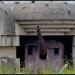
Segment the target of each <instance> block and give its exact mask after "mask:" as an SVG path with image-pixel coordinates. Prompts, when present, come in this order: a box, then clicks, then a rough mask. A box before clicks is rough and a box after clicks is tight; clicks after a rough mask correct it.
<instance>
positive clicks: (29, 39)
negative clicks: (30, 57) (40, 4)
mask: <svg viewBox="0 0 75 75" xmlns="http://www.w3.org/2000/svg"><path fill="white" fill-rule="evenodd" d="M43 38H44V40H45V43H46V44H47V42H49V41H51V40H56V41H57V42H61V43H62V44H63V45H64V56H63V57H64V58H63V59H67V60H68V61H69V60H70V61H71V62H70V64H71V65H72V38H73V37H72V36H43ZM37 42H38V38H37V36H20V46H19V47H17V48H16V53H17V54H16V55H17V56H16V57H17V58H20V64H21V65H20V66H21V67H23V66H25V46H24V45H25V44H28V43H37ZM30 50H31V51H30ZM36 50H37V49H36V48H35V51H36ZM57 53H58V51H56V52H55V54H57ZM29 54H32V47H31V46H30V47H29Z"/></svg>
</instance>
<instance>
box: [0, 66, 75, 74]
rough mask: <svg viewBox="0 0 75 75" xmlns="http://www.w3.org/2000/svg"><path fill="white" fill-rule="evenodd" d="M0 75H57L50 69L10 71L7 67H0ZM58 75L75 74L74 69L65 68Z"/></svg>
mask: <svg viewBox="0 0 75 75" xmlns="http://www.w3.org/2000/svg"><path fill="white" fill-rule="evenodd" d="M0 74H59V71H58V72H56V71H55V70H54V69H52V68H41V67H38V68H36V69H33V70H30V69H29V68H21V69H12V68H9V67H0ZM60 74H75V69H73V68H70V69H68V68H66V69H64V70H63V72H61V73H60Z"/></svg>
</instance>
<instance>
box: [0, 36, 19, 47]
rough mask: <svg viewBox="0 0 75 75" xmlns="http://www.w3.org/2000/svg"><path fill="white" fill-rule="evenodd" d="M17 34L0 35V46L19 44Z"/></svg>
mask: <svg viewBox="0 0 75 75" xmlns="http://www.w3.org/2000/svg"><path fill="white" fill-rule="evenodd" d="M19 41H20V40H19V36H11V35H8V36H6V35H1V36H0V46H19V44H20V42H19Z"/></svg>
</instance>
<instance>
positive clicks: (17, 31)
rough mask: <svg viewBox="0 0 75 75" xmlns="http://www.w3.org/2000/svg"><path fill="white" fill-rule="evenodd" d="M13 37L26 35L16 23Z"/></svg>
mask: <svg viewBox="0 0 75 75" xmlns="http://www.w3.org/2000/svg"><path fill="white" fill-rule="evenodd" d="M15 35H26V32H25V31H24V29H23V28H22V27H21V26H20V25H19V24H18V23H17V22H15Z"/></svg>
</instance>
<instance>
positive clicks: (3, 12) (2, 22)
mask: <svg viewBox="0 0 75 75" xmlns="http://www.w3.org/2000/svg"><path fill="white" fill-rule="evenodd" d="M14 22H15V20H14V14H13V11H12V9H11V8H10V7H9V6H8V5H7V4H4V3H0V35H14V34H15V24H14Z"/></svg>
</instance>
